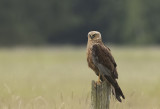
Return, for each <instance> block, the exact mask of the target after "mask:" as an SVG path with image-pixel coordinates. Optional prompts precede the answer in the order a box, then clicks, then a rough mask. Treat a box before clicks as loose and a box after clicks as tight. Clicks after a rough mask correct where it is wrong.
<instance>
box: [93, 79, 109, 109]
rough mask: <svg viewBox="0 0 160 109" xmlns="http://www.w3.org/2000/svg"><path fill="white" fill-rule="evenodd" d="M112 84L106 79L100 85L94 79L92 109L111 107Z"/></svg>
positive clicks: (107, 108)
mask: <svg viewBox="0 0 160 109" xmlns="http://www.w3.org/2000/svg"><path fill="white" fill-rule="evenodd" d="M110 96H111V86H110V84H109V83H107V82H106V81H104V82H102V83H101V84H100V85H99V84H97V83H96V82H95V81H92V91H91V109H109V104H110Z"/></svg>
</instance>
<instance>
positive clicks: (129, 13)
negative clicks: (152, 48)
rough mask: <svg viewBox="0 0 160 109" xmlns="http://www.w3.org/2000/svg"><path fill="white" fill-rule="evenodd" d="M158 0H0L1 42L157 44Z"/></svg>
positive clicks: (32, 43)
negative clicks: (92, 35) (91, 39)
mask: <svg viewBox="0 0 160 109" xmlns="http://www.w3.org/2000/svg"><path fill="white" fill-rule="evenodd" d="M159 4H160V1H159V0H152V1H150V0H134V1H133V0H132V1H131V0H100V1H98V0H67V1H66V0H60V1H59V0H14V1H13V0H0V45H1V46H13V45H44V44H79V45H80V44H86V40H87V39H86V36H87V33H88V31H91V30H97V31H100V32H101V33H102V35H103V39H104V41H105V42H109V43H113V44H140V45H144V44H160V36H159V34H160V20H159V19H160V14H159V12H160V6H159Z"/></svg>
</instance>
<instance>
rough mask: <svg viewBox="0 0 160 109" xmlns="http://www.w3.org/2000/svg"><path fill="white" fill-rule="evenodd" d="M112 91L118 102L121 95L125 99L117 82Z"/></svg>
mask: <svg viewBox="0 0 160 109" xmlns="http://www.w3.org/2000/svg"><path fill="white" fill-rule="evenodd" d="M114 92H115V93H113V94H114V95H115V97H116V99H117V100H118V101H119V102H122V100H121V97H122V98H123V99H125V96H124V95H123V92H122V90H121V88H120V87H119V85H118V83H117V84H116V86H114Z"/></svg>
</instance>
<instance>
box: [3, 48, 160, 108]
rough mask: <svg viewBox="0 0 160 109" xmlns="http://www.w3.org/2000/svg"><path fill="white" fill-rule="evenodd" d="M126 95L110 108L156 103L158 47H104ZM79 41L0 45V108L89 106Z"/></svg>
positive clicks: (159, 104)
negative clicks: (59, 44) (73, 44)
mask: <svg viewBox="0 0 160 109" xmlns="http://www.w3.org/2000/svg"><path fill="white" fill-rule="evenodd" d="M110 48H111V49H112V54H113V55H114V57H115V60H116V62H117V64H118V72H119V79H118V82H119V84H120V86H121V88H122V90H123V92H124V94H125V96H126V99H125V100H124V101H123V103H118V102H117V101H116V100H114V99H112V100H111V105H110V106H111V109H160V69H159V68H160V48H159V47H145V48H144V47H140V48H138V47H136V48H134V47H110ZM92 80H97V77H96V76H95V74H94V73H93V71H92V70H90V69H89V68H88V66H87V62H86V50H85V48H83V47H75V48H73V47H44V48H22V47H18V48H1V49H0V109H90V91H91V90H90V89H91V81H92Z"/></svg>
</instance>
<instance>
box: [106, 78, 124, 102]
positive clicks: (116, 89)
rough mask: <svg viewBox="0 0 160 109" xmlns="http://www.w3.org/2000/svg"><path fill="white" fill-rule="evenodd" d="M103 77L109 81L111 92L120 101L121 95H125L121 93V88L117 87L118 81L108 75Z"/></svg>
mask: <svg viewBox="0 0 160 109" xmlns="http://www.w3.org/2000/svg"><path fill="white" fill-rule="evenodd" d="M105 78H106V79H107V80H108V81H109V82H110V83H111V85H112V93H113V95H114V96H115V97H116V99H117V100H118V101H119V102H121V101H122V100H121V97H122V98H123V99H125V96H124V95H123V92H122V90H121V88H120V87H119V85H118V83H117V81H116V80H114V79H112V78H109V77H108V76H105Z"/></svg>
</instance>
